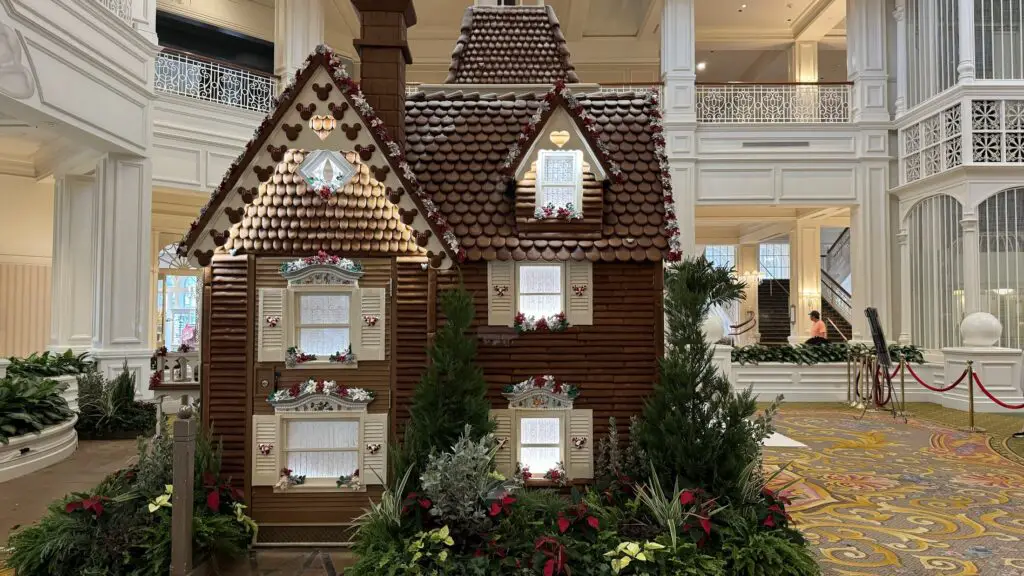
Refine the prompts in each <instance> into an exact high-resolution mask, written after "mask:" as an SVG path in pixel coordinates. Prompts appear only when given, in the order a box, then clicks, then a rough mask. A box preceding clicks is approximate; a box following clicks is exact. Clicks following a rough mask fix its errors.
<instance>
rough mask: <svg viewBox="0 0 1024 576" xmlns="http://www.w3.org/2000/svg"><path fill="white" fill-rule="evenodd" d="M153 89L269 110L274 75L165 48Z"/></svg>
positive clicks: (157, 66)
mask: <svg viewBox="0 0 1024 576" xmlns="http://www.w3.org/2000/svg"><path fill="white" fill-rule="evenodd" d="M154 76H155V79H154V88H155V89H156V90H158V91H160V92H165V93H167V94H177V95H180V96H187V97H189V98H195V99H197V100H205V101H206V102H216V103H218V104H225V105H227V106H233V107H235V108H243V109H245V110H254V111H256V112H269V111H270V108H271V105H272V103H273V100H274V95H275V93H276V91H277V87H276V82H275V80H274V77H273V76H271V75H269V74H263V73H261V72H256V71H254V70H249V69H246V68H242V67H239V66H235V65H232V64H226V63H223V62H217V61H215V60H211V59H209V58H203V57H202V56H198V55H195V54H190V53H188V52H183V51H180V50H172V49H169V48H164V49H163V51H162V52H160V54H159V55H158V56H157V58H156V67H155V74H154Z"/></svg>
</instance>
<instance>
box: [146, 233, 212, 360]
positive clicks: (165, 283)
mask: <svg viewBox="0 0 1024 576" xmlns="http://www.w3.org/2000/svg"><path fill="white" fill-rule="evenodd" d="M157 262H158V270H157V284H156V311H157V322H156V340H157V342H158V343H159V344H160V345H163V346H166V347H167V348H168V349H169V350H177V349H178V348H180V347H181V345H182V344H185V345H187V346H189V347H190V348H192V349H193V350H194V349H196V348H197V347H198V344H199V301H200V282H199V275H200V273H201V271H200V270H198V269H196V268H192V267H190V266H189V263H188V261H187V260H186V259H184V258H181V257H180V256H178V245H177V244H169V245H167V246H165V247H164V248H163V250H161V251H160V254H159V255H158V257H157Z"/></svg>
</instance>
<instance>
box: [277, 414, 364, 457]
mask: <svg viewBox="0 0 1024 576" xmlns="http://www.w3.org/2000/svg"><path fill="white" fill-rule="evenodd" d="M358 443H359V422H358V421H356V420H289V421H288V446H287V448H288V449H289V450H292V449H299V450H303V449H309V448H326V449H333V448H356V447H357V446H358Z"/></svg>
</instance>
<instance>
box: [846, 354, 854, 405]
mask: <svg viewBox="0 0 1024 576" xmlns="http://www.w3.org/2000/svg"><path fill="white" fill-rule="evenodd" d="M851 354H852V352H850V349H849V348H847V349H846V403H847V404H849V403H850V400H851V399H852V398H853V393H852V392H851V391H850V389H851V388H852V387H853V359H852V358H851Z"/></svg>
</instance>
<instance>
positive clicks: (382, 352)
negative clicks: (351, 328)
mask: <svg viewBox="0 0 1024 576" xmlns="http://www.w3.org/2000/svg"><path fill="white" fill-rule="evenodd" d="M386 310H387V296H386V291H385V289H384V288H363V289H361V290H359V317H358V318H356V319H355V320H354V321H355V322H358V323H359V349H358V350H356V351H355V352H356V359H357V360H384V358H385V356H386V354H387V337H386V335H387V332H386V330H387V328H386V321H387V318H386V316H387V314H386V313H385V312H386ZM371 318H375V319H376V320H375V321H374V322H373V325H372V326H371V325H370V323H371V321H370V320H369V319H371Z"/></svg>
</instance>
